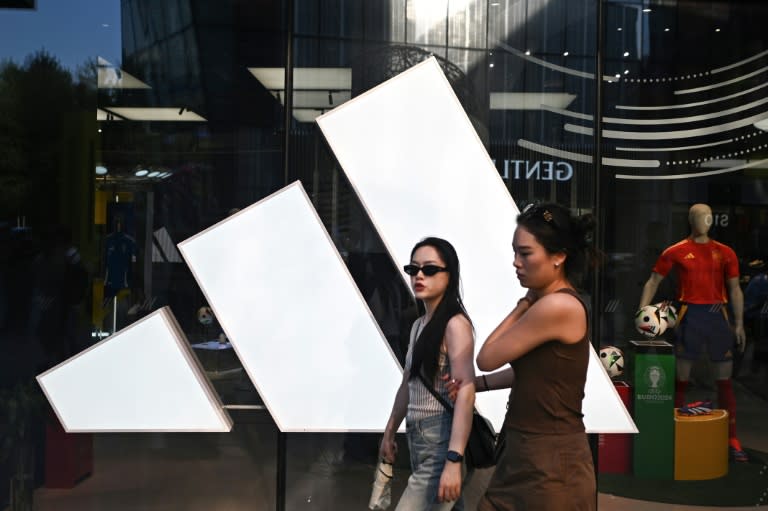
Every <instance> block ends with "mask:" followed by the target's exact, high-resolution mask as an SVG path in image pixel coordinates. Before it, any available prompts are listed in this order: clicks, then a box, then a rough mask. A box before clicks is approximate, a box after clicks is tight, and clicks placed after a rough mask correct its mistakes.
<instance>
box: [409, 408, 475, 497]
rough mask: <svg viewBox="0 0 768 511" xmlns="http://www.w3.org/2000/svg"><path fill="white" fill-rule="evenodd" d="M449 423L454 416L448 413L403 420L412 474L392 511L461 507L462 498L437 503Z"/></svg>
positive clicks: (446, 448)
mask: <svg viewBox="0 0 768 511" xmlns="http://www.w3.org/2000/svg"><path fill="white" fill-rule="evenodd" d="M452 423H453V417H452V415H451V414H448V413H443V414H440V415H434V416H432V417H427V418H426V419H423V420H420V421H415V422H413V423H410V422H407V423H406V436H407V438H408V448H409V450H410V451H411V476H410V477H409V478H408V486H407V487H406V488H405V491H404V492H403V496H402V497H400V502H398V503H397V508H396V509H395V511H450V510H451V509H454V505H455V506H456V507H455V509H456V510H461V509H463V508H464V506H463V499H462V498H459V500H458V501H456V502H444V503H442V504H441V503H438V502H437V491H438V489H439V488H440V476H441V475H442V474H443V467H444V466H445V455H446V453H447V452H448V441H449V440H450V438H451V425H452Z"/></svg>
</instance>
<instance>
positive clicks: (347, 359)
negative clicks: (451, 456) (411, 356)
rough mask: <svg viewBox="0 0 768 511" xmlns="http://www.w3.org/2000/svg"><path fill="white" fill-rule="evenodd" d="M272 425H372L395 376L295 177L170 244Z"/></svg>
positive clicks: (379, 424)
mask: <svg viewBox="0 0 768 511" xmlns="http://www.w3.org/2000/svg"><path fill="white" fill-rule="evenodd" d="M179 249H180V250H181V253H182V256H183V257H184V259H185V260H186V261H187V264H188V265H189V267H190V268H191V269H192V272H193V274H194V276H195V278H196V279H197V282H198V283H199V285H200V288H201V289H202V290H203V292H204V293H205V296H206V298H207V299H208V303H209V304H210V306H211V307H212V309H213V310H214V312H215V314H216V318H217V319H218V321H219V323H220V324H221V326H222V328H223V329H224V331H225V333H226V334H227V337H228V338H229V340H230V341H231V342H232V345H233V346H234V348H235V350H236V351H237V355H238V356H239V357H240V361H241V362H242V363H243V366H244V367H245V370H246V371H247V373H248V376H249V377H250V379H251V381H252V382H253V384H254V385H255V386H256V388H257V390H258V391H259V394H260V395H261V397H262V398H263V400H264V403H265V405H266V406H267V408H268V409H269V411H270V413H271V414H272V417H273V419H274V420H275V422H276V423H277V425H278V427H279V428H280V430H281V431H328V432H332V431H380V430H381V429H382V428H383V427H384V426H385V425H386V422H387V419H388V417H389V411H390V407H391V405H392V402H393V400H394V397H395V394H394V392H393V390H392V389H396V388H397V386H398V384H399V382H400V380H401V379H402V372H401V370H400V367H399V365H398V363H397V359H396V358H395V356H394V354H393V353H392V351H391V350H390V348H389V345H388V344H387V341H386V339H385V338H384V336H383V334H382V333H381V331H380V330H379V328H378V325H377V324H376V321H375V320H374V318H373V316H372V315H371V312H370V311H369V310H368V307H367V305H366V303H365V301H364V300H363V298H362V296H361V294H360V291H359V290H358V289H357V286H356V285H355V283H354V281H353V280H352V277H351V275H350V274H349V272H348V271H347V268H346V266H345V265H344V262H343V261H342V259H341V257H340V256H339V253H338V252H337V251H336V249H335V247H334V246H333V243H332V241H331V239H330V237H329V236H328V234H327V232H326V231H325V229H324V227H323V225H322V223H321V222H320V219H319V217H318V216H317V213H316V212H315V210H314V209H313V208H312V204H311V203H310V201H309V198H308V197H307V195H306V193H305V192H304V189H303V188H302V187H301V185H300V184H298V183H294V184H292V185H290V186H287V187H286V188H284V189H282V190H281V191H279V192H277V193H275V194H273V195H271V196H270V197H268V198H266V199H264V200H262V201H260V202H258V203H256V204H254V205H252V206H250V207H248V208H246V209H244V210H242V211H240V212H238V213H237V214H235V215H233V216H231V217H229V218H227V219H225V220H223V221H222V222H220V223H219V224H217V225H215V226H213V227H211V228H209V229H208V230H206V231H203V232H202V233H200V234H198V235H196V236H194V237H192V238H190V239H188V240H186V241H184V242H182V243H180V244H179Z"/></svg>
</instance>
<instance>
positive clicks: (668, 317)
mask: <svg viewBox="0 0 768 511" xmlns="http://www.w3.org/2000/svg"><path fill="white" fill-rule="evenodd" d="M655 305H656V307H658V308H659V316H660V317H661V322H662V323H664V325H665V326H664V330H666V329H667V328H675V325H676V324H677V309H675V308H674V307H673V306H672V305H671V304H670V303H669V302H661V303H657V304H655Z"/></svg>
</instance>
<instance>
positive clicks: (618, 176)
mask: <svg viewBox="0 0 768 511" xmlns="http://www.w3.org/2000/svg"><path fill="white" fill-rule="evenodd" d="M766 164H768V158H766V159H764V160H758V161H753V162H750V163H745V164H744V165H736V166H734V167H728V168H724V169H716V170H707V171H704V172H692V173H690V174H671V175H665V176H649V175H645V176H633V175H629V174H616V179H633V180H651V181H653V180H656V181H669V180H673V179H693V178H696V177H705V176H716V175H718V174H729V173H731V172H737V171H739V170H744V169H749V168H752V167H760V166H762V165H766Z"/></svg>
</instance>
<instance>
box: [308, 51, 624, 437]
mask: <svg viewBox="0 0 768 511" xmlns="http://www.w3.org/2000/svg"><path fill="white" fill-rule="evenodd" d="M317 122H318V124H319V125H320V128H321V129H322V131H323V133H324V134H325V137H326V139H327V141H328V143H329V145H330V147H331V149H332V150H333V152H334V154H335V155H336V158H337V159H338V161H339V163H340V164H341V166H342V167H343V169H344V172H345V173H346V174H347V176H348V178H349V180H350V182H351V184H352V186H353V187H354V188H355V190H356V192H357V194H358V195H359V197H360V199H361V202H362V203H363V206H364V207H365V208H366V210H367V212H368V215H369V216H370V218H371V220H372V221H373V223H374V224H375V226H376V229H377V230H378V232H379V235H380V236H381V237H382V239H383V241H384V243H385V244H386V246H387V249H388V250H389V253H390V255H391V256H392V258H393V259H394V260H395V261H396V263H397V264H398V266H402V265H404V264H407V263H408V262H409V257H410V250H411V248H412V247H413V245H414V243H416V242H417V241H418V240H420V239H421V238H423V237H425V236H431V235H434V236H439V237H442V238H445V239H447V240H449V241H450V242H451V243H453V244H454V246H455V247H456V250H457V252H458V254H459V258H460V261H461V271H462V281H463V290H464V303H465V305H466V307H467V310H468V312H469V314H470V316H471V318H472V321H473V322H474V324H475V330H476V335H477V340H478V342H477V345H476V350H479V349H480V346H481V344H482V341H483V340H484V339H486V338H487V337H488V335H489V334H490V333H491V331H492V330H493V329H494V328H495V327H496V325H498V324H499V323H500V322H501V321H502V319H503V318H504V317H505V316H506V314H507V313H508V312H509V311H510V310H511V309H512V308H513V307H514V305H515V304H516V302H517V300H518V299H519V298H520V297H521V296H523V295H524V290H523V289H522V288H521V287H520V284H519V282H518V280H517V278H516V277H515V269H514V267H513V266H512V261H513V252H512V234H513V232H514V230H515V226H516V221H515V218H516V215H517V213H518V209H517V207H516V206H515V204H514V201H513V200H512V198H511V197H510V195H509V193H508V192H507V189H506V187H505V185H504V183H503V181H502V180H501V177H500V176H499V174H498V172H497V171H496V169H495V167H494V165H493V162H492V161H491V159H490V158H489V156H488V154H487V153H486V151H485V148H484V147H483V144H482V142H481V141H480V139H479V138H478V136H477V134H476V133H475V131H474V129H473V127H472V125H471V123H470V121H469V119H468V118H467V116H466V114H465V113H464V110H463V109H462V107H461V104H460V103H459V101H458V99H457V98H456V96H455V95H454V93H453V91H452V90H451V87H450V85H449V83H448V81H447V80H446V78H445V76H444V75H443V73H442V71H441V70H440V67H439V65H438V64H437V61H436V60H435V59H434V58H432V59H428V60H426V61H425V62H422V63H421V64H418V65H416V66H414V67H412V68H411V69H409V70H408V71H405V72H404V73H401V74H400V75H398V76H396V77H395V78H393V79H391V80H389V81H387V82H385V83H384V84H382V85H380V86H378V87H376V88H374V89H372V90H371V91H368V92H367V93H365V94H363V95H361V96H358V97H356V98H354V99H352V100H351V101H349V102H347V103H345V104H343V105H341V106H339V107H338V108H336V109H334V110H333V111H331V112H329V113H327V114H325V115H323V116H321V117H319V118H318V119H317ZM403 278H405V275H403ZM406 282H407V280H406ZM372 356H373V355H370V356H369V357H372ZM595 363H598V364H599V361H598V360H597V358H596V357H592V358H591V359H590V364H591V365H594V364H595ZM542 370H546V368H542ZM595 374H596V373H595V371H594V368H590V371H589V374H588V380H587V387H586V394H587V396H586V398H585V408H587V409H589V410H591V411H592V412H591V413H590V414H589V416H587V417H585V423H586V426H587V428H588V429H589V430H590V431H602V430H603V425H605V426H606V427H608V426H610V429H611V431H615V430H617V429H620V430H621V431H625V432H632V431H635V426H634V424H633V422H632V420H631V418H630V417H629V415H628V414H627V412H626V409H625V408H624V405H623V403H622V402H621V400H620V398H619V396H618V394H617V393H616V391H615V389H614V387H613V385H612V384H611V383H610V381H605V380H604V379H601V378H595V377H594V375H595ZM394 391H395V386H393V387H392V388H391V389H390V392H392V393H394ZM506 400H507V392H504V391H497V392H491V393H480V394H478V406H479V407H480V408H481V409H482V411H483V412H484V413H485V414H487V416H488V417H489V418H491V419H492V421H493V422H494V425H495V426H496V427H497V428H498V427H500V426H501V423H502V421H503V417H504V413H505V405H506ZM592 403H596V404H597V403H599V406H592ZM616 416H619V417H620V418H619V419H618V420H620V421H621V422H622V423H623V425H624V428H623V429H622V428H615V427H614V425H615V422H616V420H617V419H616Z"/></svg>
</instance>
